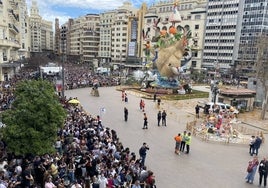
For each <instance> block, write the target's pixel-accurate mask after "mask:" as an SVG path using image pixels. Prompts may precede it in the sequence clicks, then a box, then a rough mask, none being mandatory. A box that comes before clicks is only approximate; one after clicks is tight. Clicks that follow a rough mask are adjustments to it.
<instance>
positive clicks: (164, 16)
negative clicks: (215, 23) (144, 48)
mask: <svg viewBox="0 0 268 188" xmlns="http://www.w3.org/2000/svg"><path fill="white" fill-rule="evenodd" d="M206 2H207V1H206V0H188V1H180V2H179V3H178V4H177V6H176V7H175V8H176V9H177V11H178V12H179V14H180V16H181V21H177V22H176V23H175V27H176V28H177V30H181V28H187V29H189V30H190V31H191V32H192V36H191V39H190V40H189V44H188V45H189V47H190V48H191V49H192V59H191V60H190V61H189V62H188V63H187V65H185V66H186V67H187V68H192V69H196V70H200V69H201V64H202V52H203V33H204V29H205V28H204V26H205V18H206ZM173 11H174V2H173V1H160V2H158V3H155V4H154V5H152V6H151V7H150V8H149V9H148V11H147V13H146V14H145V15H144V27H143V31H144V36H143V41H141V42H142V43H143V44H145V43H146V42H147V41H148V40H149V41H151V42H152V45H155V44H156V42H157V41H155V38H157V37H158V36H160V33H159V30H168V29H169V28H170V26H171V25H172V23H171V22H169V21H168V20H169V18H170V16H171V14H172V13H173ZM142 57H143V61H146V60H145V58H146V57H145V54H143V56H142Z"/></svg>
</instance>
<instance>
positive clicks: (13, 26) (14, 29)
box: [8, 23, 19, 34]
mask: <svg viewBox="0 0 268 188" xmlns="http://www.w3.org/2000/svg"><path fill="white" fill-rule="evenodd" d="M8 28H9V30H10V31H11V32H13V33H14V34H18V33H19V30H18V29H17V27H16V26H15V25H14V24H11V23H9V24H8Z"/></svg>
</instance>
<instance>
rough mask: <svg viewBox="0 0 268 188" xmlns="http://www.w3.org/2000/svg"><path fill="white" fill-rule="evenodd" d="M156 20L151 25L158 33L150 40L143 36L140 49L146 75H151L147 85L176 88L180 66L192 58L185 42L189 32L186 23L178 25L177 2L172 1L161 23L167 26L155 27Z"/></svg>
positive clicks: (189, 34)
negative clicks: (144, 62) (166, 17)
mask: <svg viewBox="0 0 268 188" xmlns="http://www.w3.org/2000/svg"><path fill="white" fill-rule="evenodd" d="M160 22H161V18H158V19H157V22H154V26H153V27H154V30H156V32H155V33H159V35H158V36H156V37H153V40H150V39H148V38H146V37H145V39H146V41H145V44H144V45H145V48H144V52H145V56H146V67H147V69H148V75H152V74H153V75H155V76H154V78H155V80H154V82H152V83H151V86H156V87H165V88H178V87H180V83H179V76H180V75H181V74H182V73H183V72H184V66H185V65H186V64H187V63H188V62H189V61H190V59H191V57H192V55H191V49H190V47H189V45H188V41H189V39H190V38H191V31H190V28H189V26H184V27H182V26H180V25H179V24H178V23H180V22H181V16H180V14H179V12H178V9H177V3H174V7H173V12H172V14H171V15H170V16H169V18H168V20H167V19H165V20H164V21H163V22H162V24H163V25H167V24H169V25H170V26H169V28H167V27H166V26H163V27H162V29H161V30H160V29H159V27H157V25H158V23H160ZM176 24H178V25H177V26H176ZM146 33H147V32H146ZM147 34H148V33H147ZM152 44H153V45H152ZM182 62H183V63H184V64H182Z"/></svg>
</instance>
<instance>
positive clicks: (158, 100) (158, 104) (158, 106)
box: [157, 98, 161, 109]
mask: <svg viewBox="0 0 268 188" xmlns="http://www.w3.org/2000/svg"><path fill="white" fill-rule="evenodd" d="M160 104H161V99H160V98H158V99H157V108H158V109H159V108H160Z"/></svg>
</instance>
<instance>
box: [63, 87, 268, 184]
mask: <svg viewBox="0 0 268 188" xmlns="http://www.w3.org/2000/svg"><path fill="white" fill-rule="evenodd" d="M90 90H91V89H90V88H83V89H76V90H68V91H65V94H66V96H67V97H77V98H78V100H79V101H80V102H81V104H82V106H83V108H84V110H85V111H87V112H88V113H90V114H92V115H101V119H102V122H103V125H104V126H107V127H110V128H111V129H114V130H116V131H117V134H118V136H119V138H120V140H121V142H122V143H123V145H124V147H129V148H130V150H131V151H133V152H135V153H136V154H138V150H139V148H140V146H141V145H142V143H143V142H146V143H147V144H148V145H149V147H150V150H149V151H148V153H147V158H146V162H145V164H146V166H147V167H148V169H151V170H152V171H153V172H154V174H155V177H156V184H157V187H158V188H177V187H185V188H196V187H200V188H203V187H206V188H215V187H216V188H246V187H257V185H258V178H259V175H258V174H256V176H255V182H254V184H253V185H250V184H247V183H245V179H244V178H245V176H246V167H247V164H248V161H249V160H250V159H251V157H250V156H249V154H248V147H246V146H241V145H239V146H238V145H225V144H215V143H207V142H202V141H200V140H199V139H197V138H195V137H192V144H191V150H190V154H188V155H186V154H182V155H180V156H178V155H175V154H174V147H175V141H174V139H173V138H174V136H175V135H176V134H178V133H181V132H183V131H184V130H185V126H186V123H187V122H189V121H192V120H193V118H194V117H193V115H192V114H190V113H189V108H187V101H185V106H183V107H182V108H179V109H178V108H175V107H174V106H172V105H170V104H169V103H168V102H166V101H163V107H162V108H161V110H163V109H165V110H166V111H167V127H163V126H161V127H158V126H157V112H158V109H157V108H156V106H155V103H154V102H153V101H152V100H145V112H146V113H147V115H148V122H149V128H148V130H143V129H142V126H143V113H142V112H141V111H140V110H139V101H140V99H141V98H140V97H139V96H136V95H132V94H131V93H129V94H128V99H129V100H128V103H125V102H122V101H121V92H120V91H116V89H115V88H114V87H107V88H105V87H104V88H99V93H100V97H93V96H91V95H90ZM161 105H162V104H161ZM124 107H127V108H128V111H129V119H128V122H125V121H124V112H123V109H124ZM102 108H105V113H103V112H102V111H101V109H102ZM185 109H187V110H185ZM193 112H194V109H193ZM265 147H266V145H265V144H264V145H262V147H261V149H260V153H259V158H260V159H261V158H262V157H263V156H264V154H266V155H267V152H266V151H265V150H264V148H265ZM265 152H266V153H265Z"/></svg>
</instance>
